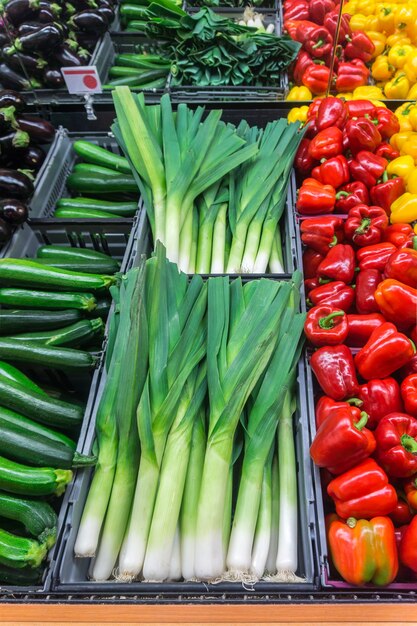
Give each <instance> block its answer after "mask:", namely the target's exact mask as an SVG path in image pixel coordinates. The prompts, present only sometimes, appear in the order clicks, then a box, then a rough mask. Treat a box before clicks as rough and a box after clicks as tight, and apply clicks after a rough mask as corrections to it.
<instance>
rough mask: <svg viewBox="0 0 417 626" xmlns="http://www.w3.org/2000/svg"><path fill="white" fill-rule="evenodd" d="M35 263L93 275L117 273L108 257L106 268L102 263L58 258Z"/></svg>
mask: <svg viewBox="0 0 417 626" xmlns="http://www.w3.org/2000/svg"><path fill="white" fill-rule="evenodd" d="M114 217H116V216H114ZM36 262H37V263H41V264H42V265H50V266H52V267H58V268H59V269H63V270H72V271H74V272H77V271H79V272H84V273H86V274H94V273H95V272H105V273H106V274H111V273H113V272H117V271H118V270H117V269H115V268H114V260H113V259H112V258H110V257H109V261H108V265H107V266H106V265H105V263H103V261H71V260H69V259H62V258H61V257H58V258H57V259H54V258H53V257H50V258H49V259H36Z"/></svg>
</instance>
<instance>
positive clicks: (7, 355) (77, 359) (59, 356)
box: [0, 337, 97, 369]
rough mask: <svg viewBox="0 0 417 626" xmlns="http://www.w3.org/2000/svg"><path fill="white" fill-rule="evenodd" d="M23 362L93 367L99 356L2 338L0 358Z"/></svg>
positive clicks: (28, 363) (59, 366) (70, 349)
mask: <svg viewBox="0 0 417 626" xmlns="http://www.w3.org/2000/svg"><path fill="white" fill-rule="evenodd" d="M4 359H6V360H9V361H17V362H23V363H25V364H27V365H43V366H46V367H52V368H54V367H58V368H61V367H62V368H68V367H70V368H72V367H78V368H89V369H90V368H92V367H94V366H95V365H96V362H97V357H95V356H93V355H92V354H90V352H85V351H84V350H74V349H73V348H54V347H47V346H41V345H36V346H34V345H31V344H28V343H26V342H23V341H19V342H16V341H13V340H12V339H8V338H7V337H4V338H0V360H4Z"/></svg>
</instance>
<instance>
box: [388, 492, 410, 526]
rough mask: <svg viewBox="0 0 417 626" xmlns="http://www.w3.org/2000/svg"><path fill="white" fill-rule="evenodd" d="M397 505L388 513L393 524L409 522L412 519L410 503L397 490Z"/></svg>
mask: <svg viewBox="0 0 417 626" xmlns="http://www.w3.org/2000/svg"><path fill="white" fill-rule="evenodd" d="M397 498H398V502H397V506H396V507H395V509H394V510H393V511H392V513H390V514H389V517H390V519H391V520H392V522H393V524H394V526H397V527H398V526H403V525H404V524H409V523H410V521H411V520H412V519H413V516H414V514H413V511H412V510H411V507H410V505H409V504H408V502H407V499H406V498H404V495H403V494H401V493H400V492H398V491H397Z"/></svg>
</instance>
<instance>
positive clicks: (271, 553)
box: [265, 454, 279, 576]
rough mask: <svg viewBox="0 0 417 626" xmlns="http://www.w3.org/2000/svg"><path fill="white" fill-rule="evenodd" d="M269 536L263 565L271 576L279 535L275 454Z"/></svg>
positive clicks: (274, 565)
mask: <svg viewBox="0 0 417 626" xmlns="http://www.w3.org/2000/svg"><path fill="white" fill-rule="evenodd" d="M271 474H272V475H271V491H272V493H271V536H270V541H269V549H268V556H267V559H266V564H265V572H266V574H267V575H270V576H273V575H274V574H275V572H276V571H277V553H278V533H279V475H278V459H277V456H276V454H275V455H274V459H273V461H272V468H271Z"/></svg>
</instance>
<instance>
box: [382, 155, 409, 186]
mask: <svg viewBox="0 0 417 626" xmlns="http://www.w3.org/2000/svg"><path fill="white" fill-rule="evenodd" d="M413 170H414V159H413V157H411V156H410V155H405V156H400V157H398V158H397V159H394V160H393V161H390V162H389V163H388V165H387V169H386V172H387V174H388V176H401V178H402V179H403V180H404V181H406V180H407V178H408V177H409V175H410V174H411V172H412V171H413Z"/></svg>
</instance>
